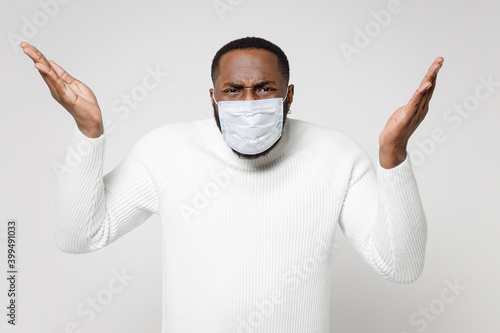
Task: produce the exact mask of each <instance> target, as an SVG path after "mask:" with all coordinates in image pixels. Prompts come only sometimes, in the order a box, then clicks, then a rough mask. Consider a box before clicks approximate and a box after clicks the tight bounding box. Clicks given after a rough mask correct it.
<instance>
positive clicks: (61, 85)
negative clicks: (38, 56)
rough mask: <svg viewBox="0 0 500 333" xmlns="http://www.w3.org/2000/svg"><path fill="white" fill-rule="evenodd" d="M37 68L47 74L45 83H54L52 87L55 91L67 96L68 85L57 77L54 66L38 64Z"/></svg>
mask: <svg viewBox="0 0 500 333" xmlns="http://www.w3.org/2000/svg"><path fill="white" fill-rule="evenodd" d="M35 67H36V69H38V70H39V71H40V72H42V73H43V74H45V77H44V80H45V82H47V80H46V79H49V80H50V81H51V82H52V86H53V87H54V88H55V90H57V92H58V93H59V94H61V95H64V94H65V92H66V89H67V87H66V84H65V82H64V81H63V79H61V77H60V76H58V75H57V73H56V71H55V70H54V68H53V67H52V66H50V64H49V66H46V65H45V64H41V63H36V64H35ZM42 77H43V76H42Z"/></svg>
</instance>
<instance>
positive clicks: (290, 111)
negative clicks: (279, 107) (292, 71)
mask: <svg viewBox="0 0 500 333" xmlns="http://www.w3.org/2000/svg"><path fill="white" fill-rule="evenodd" d="M287 97H288V87H286V94H285V98H283V102H285V99H286V98H287ZM290 113H292V110H290V109H288V114H290Z"/></svg>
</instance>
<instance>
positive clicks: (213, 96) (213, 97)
mask: <svg viewBox="0 0 500 333" xmlns="http://www.w3.org/2000/svg"><path fill="white" fill-rule="evenodd" d="M212 99H213V100H214V102H215V104H217V106H219V102H217V101H216V100H215V88H213V93H212Z"/></svg>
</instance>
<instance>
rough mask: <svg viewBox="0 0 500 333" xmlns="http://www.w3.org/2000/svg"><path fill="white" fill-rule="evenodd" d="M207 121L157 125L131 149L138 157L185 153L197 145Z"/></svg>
mask: <svg viewBox="0 0 500 333" xmlns="http://www.w3.org/2000/svg"><path fill="white" fill-rule="evenodd" d="M205 123H207V120H205V119H202V120H194V121H179V122H171V123H165V124H162V125H159V126H157V127H155V128H153V129H151V130H150V131H149V132H147V133H146V134H144V135H143V136H142V137H140V139H139V140H137V142H136V143H135V144H134V146H133V147H132V151H133V152H134V154H136V155H137V156H138V157H139V156H140V157H143V158H145V157H148V155H158V154H162V155H165V154H167V155H170V154H177V153H180V152H185V151H187V150H188V149H189V147H192V146H193V145H196V144H197V141H199V138H200V136H201V134H202V132H203V128H204V125H205Z"/></svg>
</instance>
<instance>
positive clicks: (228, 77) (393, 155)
mask: <svg viewBox="0 0 500 333" xmlns="http://www.w3.org/2000/svg"><path fill="white" fill-rule="evenodd" d="M20 46H21V47H22V48H23V51H24V53H25V54H27V55H28V56H29V57H30V58H31V59H32V60H33V62H34V65H35V68H36V69H38V72H39V73H40V75H41V76H42V78H43V80H44V81H45V83H46V84H47V86H48V88H49V90H50V93H51V95H52V97H53V98H54V99H55V100H56V101H57V102H58V103H59V104H61V105H62V106H63V107H64V108H65V109H66V110H67V111H68V112H69V113H70V114H71V116H73V118H74V119H75V121H76V123H77V126H78V128H79V129H80V131H81V132H82V133H83V134H85V135H86V136H88V137H90V138H97V137H99V136H100V135H102V133H103V132H104V127H103V120H102V113H101V110H100V108H99V105H98V103H97V99H96V97H95V95H94V93H93V92H92V90H90V88H89V87H87V86H86V85H85V84H84V83H83V82H81V81H79V80H77V79H75V78H74V77H72V76H71V75H70V74H69V73H67V72H66V71H65V70H64V69H63V68H61V67H60V66H59V65H57V64H56V63H55V62H54V61H48V60H47V59H46V58H45V56H44V55H43V54H42V53H41V52H40V51H39V50H38V49H37V48H36V47H34V46H33V45H30V44H28V43H26V42H22V43H21V44H20ZM443 61H444V59H443V58H442V57H438V58H436V60H434V62H433V63H432V65H431V67H430V68H429V70H428V71H427V74H426V75H425V77H424V78H423V79H422V81H421V83H420V86H419V87H418V89H417V90H416V91H415V93H414V94H413V96H412V97H411V99H410V101H409V102H408V103H407V104H406V105H404V106H401V107H400V108H398V109H397V110H396V111H395V112H394V113H393V114H392V116H391V117H390V118H389V120H388V121H387V123H386V125H385V127H384V129H383V131H382V133H380V136H379V145H380V148H379V160H380V165H381V166H382V167H383V168H386V169H390V168H394V167H396V166H398V165H399V164H401V163H402V162H403V161H404V160H405V158H406V148H407V145H408V140H409V139H410V136H411V135H412V134H413V132H414V131H415V130H416V129H417V127H418V126H419V125H420V123H421V122H422V120H423V119H424V118H425V116H426V114H427V112H428V110H429V102H430V100H431V97H432V94H433V92H434V88H435V87H436V79H437V73H438V71H439V69H440V68H441V66H442V65H443ZM214 88H215V90H216V91H215V98H216V99H217V101H225V100H246V99H261V98H277V97H284V96H285V93H286V89H288V97H287V103H288V107H290V105H291V104H292V102H293V93H294V86H293V84H292V85H289V86H288V87H287V83H286V82H284V79H283V77H282V75H281V72H280V71H279V65H278V59H277V57H276V56H275V55H274V54H273V53H271V52H269V51H267V50H260V49H246V50H234V51H231V52H228V53H226V54H225V55H224V56H222V57H221V59H220V74H219V76H218V77H217V79H216V82H215V83H214ZM213 93H214V92H213V90H212V89H210V97H211V98H212V96H213ZM211 103H212V105H213V103H214V102H213V100H211ZM214 107H215V108H216V106H214ZM273 147H274V145H273ZM273 147H271V148H269V150H270V149H272V148H273Z"/></svg>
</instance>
